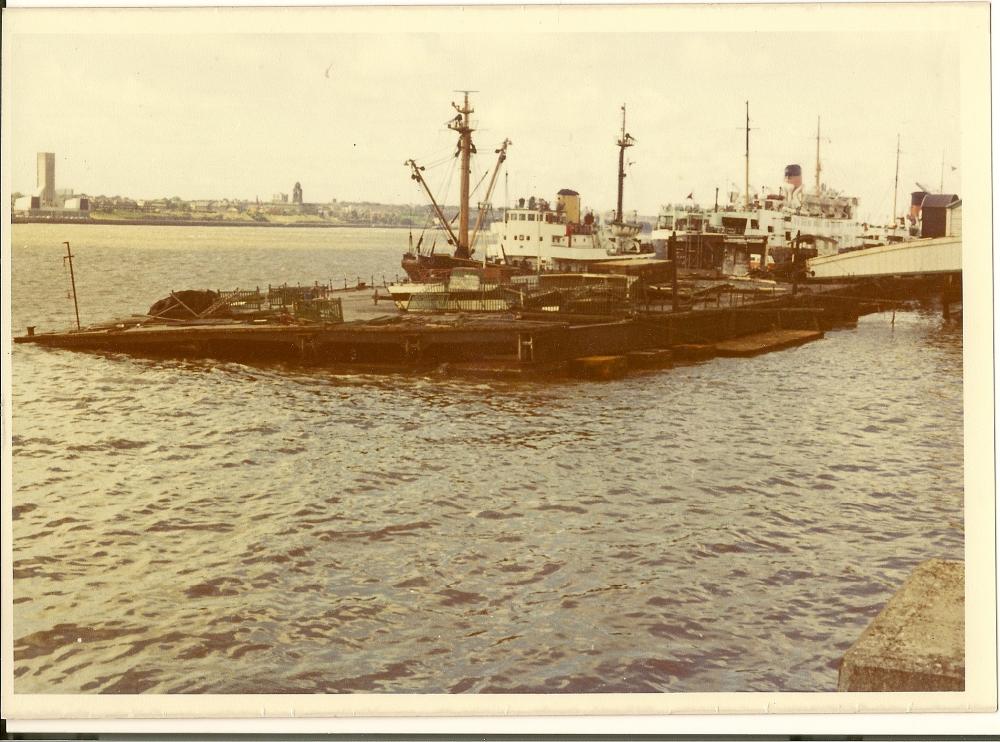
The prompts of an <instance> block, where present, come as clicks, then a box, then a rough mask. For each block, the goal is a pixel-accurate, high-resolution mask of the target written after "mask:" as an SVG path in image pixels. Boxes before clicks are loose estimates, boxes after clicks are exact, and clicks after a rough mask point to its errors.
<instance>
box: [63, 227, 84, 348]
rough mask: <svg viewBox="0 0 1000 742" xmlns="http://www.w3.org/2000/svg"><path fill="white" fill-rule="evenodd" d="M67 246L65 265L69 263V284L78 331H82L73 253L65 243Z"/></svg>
mask: <svg viewBox="0 0 1000 742" xmlns="http://www.w3.org/2000/svg"><path fill="white" fill-rule="evenodd" d="M63 244H64V245H66V257H64V258H63V262H64V263H69V283H70V286H72V287H73V311H74V312H76V329H77V330H79V329H80V306H79V304H77V303H76V277H75V276H74V275H73V253H71V252H70V250H69V243H68V242H64V243H63Z"/></svg>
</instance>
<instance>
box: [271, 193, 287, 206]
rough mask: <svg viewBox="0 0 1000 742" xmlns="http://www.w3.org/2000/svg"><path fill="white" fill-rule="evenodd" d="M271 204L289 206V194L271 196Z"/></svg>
mask: <svg viewBox="0 0 1000 742" xmlns="http://www.w3.org/2000/svg"><path fill="white" fill-rule="evenodd" d="M271 203H273V204H287V203H288V194H287V193H275V194H274V195H273V196H271Z"/></svg>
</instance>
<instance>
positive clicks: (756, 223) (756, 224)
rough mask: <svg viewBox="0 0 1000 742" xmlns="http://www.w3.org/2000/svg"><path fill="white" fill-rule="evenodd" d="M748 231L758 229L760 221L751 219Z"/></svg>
mask: <svg viewBox="0 0 1000 742" xmlns="http://www.w3.org/2000/svg"><path fill="white" fill-rule="evenodd" d="M750 229H760V220H759V219H751V220H750Z"/></svg>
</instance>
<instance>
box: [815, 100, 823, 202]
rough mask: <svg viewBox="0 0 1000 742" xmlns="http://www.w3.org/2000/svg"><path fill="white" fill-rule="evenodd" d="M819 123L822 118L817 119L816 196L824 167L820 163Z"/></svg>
mask: <svg viewBox="0 0 1000 742" xmlns="http://www.w3.org/2000/svg"><path fill="white" fill-rule="evenodd" d="M819 123H820V117H819V116H817V117H816V195H817V196H818V195H819V174H820V172H821V171H822V169H823V168H822V166H821V165H820V162H819Z"/></svg>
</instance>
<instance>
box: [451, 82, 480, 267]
mask: <svg viewBox="0 0 1000 742" xmlns="http://www.w3.org/2000/svg"><path fill="white" fill-rule="evenodd" d="M458 92H460V93H464V94H465V100H464V102H463V104H462V105H461V106H459V105H458V104H457V103H455V102H452V104H451V105H452V106H454V107H455V110H456V111H458V115H457V116H456V117H455V118H453V119H452V120H451V121H449V122H448V128H449V129H451V130H452V131H457V132H458V152H459V154H460V155H461V156H462V165H461V167H462V173H461V175H462V181H461V182H462V194H461V201H460V202H459V205H458V215H459V216H458V244H457V245H456V246H455V257H456V258H467V257H469V159H470V157H471V155H472V153H473V152H475V147H473V146H472V124H471V122H470V120H469V114H471V113H472V112H473V111H474V110H475V109H474V108H472V106H470V105H469V93H474V92H476V91H474V90H460V91H458Z"/></svg>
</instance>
